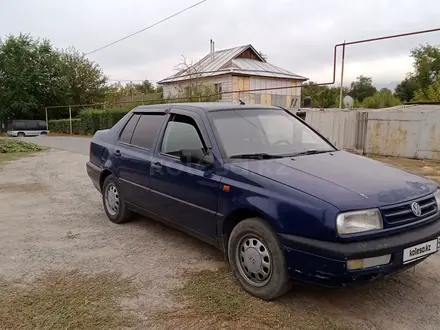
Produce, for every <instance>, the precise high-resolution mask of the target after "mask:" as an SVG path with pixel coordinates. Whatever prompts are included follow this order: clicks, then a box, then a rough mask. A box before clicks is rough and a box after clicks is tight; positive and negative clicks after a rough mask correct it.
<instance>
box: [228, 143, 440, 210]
mask: <svg viewBox="0 0 440 330" xmlns="http://www.w3.org/2000/svg"><path fill="white" fill-rule="evenodd" d="M234 165H236V166H238V167H240V168H242V169H245V170H248V171H251V172H253V173H256V174H258V175H261V176H264V177H266V178H269V179H271V180H274V181H277V182H279V183H281V184H284V185H288V186H290V187H292V188H295V189H297V190H300V191H303V192H305V193H307V194H310V195H312V196H315V197H317V198H320V199H322V200H324V201H326V202H329V203H331V204H333V205H334V206H336V207H338V208H339V209H340V210H350V209H351V210H352V209H359V208H373V207H381V206H384V205H390V204H395V203H400V202H404V201H408V200H411V199H415V198H418V197H422V196H425V195H428V194H430V193H433V192H435V190H436V189H437V188H438V185H437V184H436V183H435V182H433V181H430V180H428V179H425V178H423V177H420V176H418V175H415V174H412V173H409V172H406V171H404V170H401V169H398V168H396V167H393V166H390V165H387V164H384V163H381V162H378V161H375V160H372V159H369V158H366V157H363V156H358V155H355V154H351V153H348V152H345V151H336V152H332V153H323V154H316V155H306V156H298V157H294V158H290V157H286V158H281V159H270V160H262V161H244V162H237V163H235V164H234Z"/></svg>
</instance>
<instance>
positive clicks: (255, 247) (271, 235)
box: [228, 218, 291, 300]
mask: <svg viewBox="0 0 440 330" xmlns="http://www.w3.org/2000/svg"><path fill="white" fill-rule="evenodd" d="M228 257H229V264H230V266H231V269H232V271H233V272H234V274H235V276H236V277H237V278H238V280H239V281H240V284H241V285H242V287H243V288H244V289H245V290H246V291H247V292H249V293H250V294H252V295H254V296H256V297H258V298H261V299H264V300H272V299H275V298H277V297H279V296H281V295H283V294H284V293H286V292H287V291H288V290H289V289H290V286H291V283H290V278H289V275H288V274H287V269H286V264H285V260H284V254H283V251H281V248H280V244H279V241H278V237H277V234H276V233H275V231H274V230H273V229H272V228H271V227H270V226H269V225H268V224H267V223H266V222H265V221H263V220H262V219H259V218H250V219H246V220H243V221H241V222H239V223H238V224H237V225H236V226H235V228H234V229H233V230H232V233H231V235H230V237H229V244H228Z"/></svg>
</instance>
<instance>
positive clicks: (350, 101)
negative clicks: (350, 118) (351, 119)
mask: <svg viewBox="0 0 440 330" xmlns="http://www.w3.org/2000/svg"><path fill="white" fill-rule="evenodd" d="M342 101H343V102H344V106H345V108H352V107H353V102H354V100H353V98H352V97H351V96H350V95H346V96H345V97H344V98H343V99H342Z"/></svg>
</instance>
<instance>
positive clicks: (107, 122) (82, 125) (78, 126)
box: [49, 108, 130, 134]
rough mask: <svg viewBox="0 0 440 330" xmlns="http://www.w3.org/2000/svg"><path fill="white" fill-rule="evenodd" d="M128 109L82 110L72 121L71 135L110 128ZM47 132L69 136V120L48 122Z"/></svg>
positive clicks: (92, 132)
mask: <svg viewBox="0 0 440 330" xmlns="http://www.w3.org/2000/svg"><path fill="white" fill-rule="evenodd" d="M129 111H130V109H125V108H116V109H84V110H81V112H80V113H79V116H78V118H74V119H72V131H73V134H94V133H95V132H96V131H98V130H101V129H107V128H111V127H112V126H113V125H115V124H116V123H117V122H118V121H119V120H120V119H121V118H122V117H124V116H125V115H126V114H127V112H129ZM49 131H50V132H53V133H67V134H70V124H69V119H57V120H49Z"/></svg>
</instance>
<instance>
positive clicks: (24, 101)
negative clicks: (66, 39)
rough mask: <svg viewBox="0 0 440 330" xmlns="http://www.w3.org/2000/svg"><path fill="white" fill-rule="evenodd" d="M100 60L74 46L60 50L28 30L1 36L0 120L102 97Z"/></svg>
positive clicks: (103, 85)
mask: <svg viewBox="0 0 440 330" xmlns="http://www.w3.org/2000/svg"><path fill="white" fill-rule="evenodd" d="M107 89H108V86H107V85H106V77H105V76H104V74H103V72H102V70H101V69H100V68H99V66H98V65H97V64H95V63H94V62H92V61H90V60H88V59H87V58H85V56H84V55H83V54H80V53H79V52H78V51H76V50H75V49H73V48H69V49H68V50H66V51H58V50H56V49H54V48H53V46H52V45H51V43H50V42H49V41H48V40H39V39H35V38H32V37H31V36H30V35H28V34H20V35H19V36H8V37H7V38H6V39H5V40H0V120H1V121H3V123H4V124H6V123H7V121H8V120H10V119H31V118H41V119H43V118H44V107H46V106H51V105H68V104H73V103H76V104H78V103H93V102H100V101H103V100H104V98H105V97H106V93H107Z"/></svg>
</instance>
